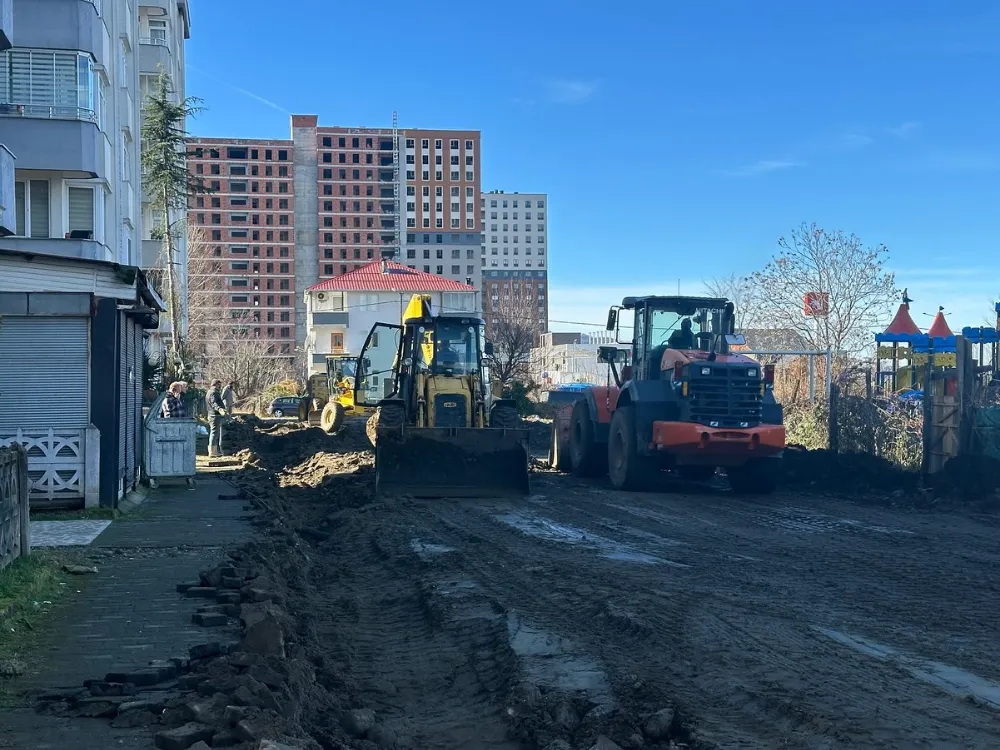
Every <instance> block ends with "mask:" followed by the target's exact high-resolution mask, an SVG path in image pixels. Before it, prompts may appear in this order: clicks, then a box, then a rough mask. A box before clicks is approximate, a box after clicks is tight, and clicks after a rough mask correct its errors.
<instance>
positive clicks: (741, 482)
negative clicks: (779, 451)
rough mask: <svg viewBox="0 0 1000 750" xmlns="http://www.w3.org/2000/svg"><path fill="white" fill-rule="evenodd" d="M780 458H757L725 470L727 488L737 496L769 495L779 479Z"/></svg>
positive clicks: (776, 486) (775, 487)
mask: <svg viewBox="0 0 1000 750" xmlns="http://www.w3.org/2000/svg"><path fill="white" fill-rule="evenodd" d="M781 468H782V463H781V459H780V458H758V459H755V460H752V461H747V462H746V463H745V464H743V466H734V467H733V468H731V469H727V470H726V473H727V474H728V475H729V486H730V487H732V488H733V492H735V493H736V494H738V495H770V494H771V493H772V492H774V491H775V490H776V489H777V488H778V483H779V480H780V478H781Z"/></svg>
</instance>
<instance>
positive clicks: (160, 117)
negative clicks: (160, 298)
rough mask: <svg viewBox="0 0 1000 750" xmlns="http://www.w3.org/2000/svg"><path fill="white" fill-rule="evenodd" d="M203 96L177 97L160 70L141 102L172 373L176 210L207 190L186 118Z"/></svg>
mask: <svg viewBox="0 0 1000 750" xmlns="http://www.w3.org/2000/svg"><path fill="white" fill-rule="evenodd" d="M198 104H199V100H197V99H195V98H194V97H188V98H187V99H184V100H183V101H180V102H177V101H174V89H173V85H172V83H171V81H170V76H168V75H167V74H166V73H165V72H163V71H161V72H160V75H159V76H158V77H157V79H156V85H155V87H154V89H153V91H151V92H150V93H149V95H148V96H147V97H146V100H145V101H144V102H143V122H142V186H143V190H144V192H145V194H146V196H147V197H148V199H149V202H150V204H151V205H152V207H153V209H154V210H155V211H159V213H160V215H161V216H162V217H163V223H162V224H161V225H160V226H159V227H154V228H153V232H152V236H153V237H154V238H155V239H159V240H161V241H162V243H163V246H162V252H161V259H162V265H163V279H164V282H165V286H166V289H165V297H166V303H167V315H168V316H169V321H170V349H169V356H168V359H167V362H166V369H167V371H168V372H169V373H170V374H171V376H172V377H173V376H178V375H180V374H181V373H182V372H184V371H185V370H186V369H187V368H186V363H184V362H183V356H184V348H183V345H182V344H183V342H182V341H181V289H180V288H179V279H178V272H177V271H178V266H179V263H178V261H177V244H176V236H175V233H176V232H186V231H187V227H186V226H180V227H178V226H176V225H177V224H178V223H182V224H183V223H184V222H180V221H179V217H178V216H177V212H178V211H181V210H182V209H184V208H186V207H187V205H188V200H189V198H190V197H191V196H193V195H197V194H201V193H207V192H209V191H208V188H207V187H206V186H205V184H204V182H203V181H202V179H201V178H200V177H198V176H196V175H192V174H190V173H189V172H188V168H187V159H186V157H187V137H188V133H187V131H186V129H185V123H186V120H187V118H188V117H191V116H193V115H196V114H197V113H198V112H200V111H201V107H200V106H198Z"/></svg>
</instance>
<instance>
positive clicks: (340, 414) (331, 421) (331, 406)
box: [319, 401, 347, 435]
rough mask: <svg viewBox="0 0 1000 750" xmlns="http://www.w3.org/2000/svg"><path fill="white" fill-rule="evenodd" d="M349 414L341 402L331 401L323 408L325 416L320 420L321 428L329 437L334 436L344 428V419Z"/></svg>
mask: <svg viewBox="0 0 1000 750" xmlns="http://www.w3.org/2000/svg"><path fill="white" fill-rule="evenodd" d="M346 415H347V412H346V411H345V409H344V405H343V404H341V403H340V402H339V401H331V402H330V403H328V404H327V405H326V406H324V407H323V414H322V415H320V418H319V426H320V427H321V428H322V430H323V432H325V433H326V434H327V435H332V434H334V433H335V432H337V431H338V430H339V429H340V428H341V427H343V426H344V417H345V416H346Z"/></svg>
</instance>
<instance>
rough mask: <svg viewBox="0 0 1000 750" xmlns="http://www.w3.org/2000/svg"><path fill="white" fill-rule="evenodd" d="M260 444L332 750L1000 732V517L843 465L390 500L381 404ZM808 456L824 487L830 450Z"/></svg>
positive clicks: (915, 738)
mask: <svg viewBox="0 0 1000 750" xmlns="http://www.w3.org/2000/svg"><path fill="white" fill-rule="evenodd" d="M538 432H539V434H541V432H542V430H541V429H538ZM279 433H280V434H279ZM245 437H246V440H247V442H246V444H247V445H248V446H249V449H248V450H247V452H246V454H245V455H244V458H245V459H246V460H247V464H246V467H245V468H244V469H243V470H242V471H241V472H240V474H239V478H238V484H239V485H240V486H241V487H243V488H244V489H245V491H246V492H247V493H248V494H249V495H251V496H253V497H254V498H255V499H256V504H257V505H258V507H260V508H261V509H263V512H262V513H261V514H259V517H260V523H261V525H262V527H263V528H264V529H265V530H266V532H267V533H265V534H262V536H261V539H262V541H261V542H259V543H258V544H257V545H256V547H255V549H254V550H253V551H252V554H253V556H254V559H255V560H258V561H259V564H260V565H261V566H262V568H263V569H264V570H265V575H267V576H268V577H269V578H270V579H271V580H273V581H274V582H275V585H276V586H278V587H279V588H280V590H281V595H282V597H283V598H284V602H283V605H284V608H285V610H286V611H287V613H288V615H289V617H290V618H291V620H292V621H293V622H294V633H293V635H292V636H291V639H292V640H293V641H294V644H293V645H294V647H295V648H298V649H301V651H302V652H303V653H304V654H306V655H307V657H308V659H309V661H310V662H311V664H312V665H313V666H314V667H315V669H316V683H315V685H313V686H312V687H311V688H310V689H309V690H308V691H306V692H305V696H306V697H305V698H304V699H303V705H302V707H301V712H300V713H301V717H302V718H301V721H300V723H301V726H302V728H303V729H304V730H305V731H306V732H307V733H308V734H309V735H310V736H312V737H313V738H314V739H315V740H316V741H317V742H318V743H319V744H320V745H321V746H322V747H324V748H341V747H352V748H354V747H356V748H377V747H396V748H413V749H414V750H416V749H420V750H434V749H436V748H441V749H442V750H443V749H445V748H500V749H506V748H509V749H510V750H515V749H525V750H533V749H534V748H551V749H552V750H559V749H560V748H563V749H565V748H571V749H574V750H575V749H576V748H582V749H585V750H586V749H590V748H593V747H597V748H606V749H607V750H613V748H614V747H615V746H616V745H617V746H618V747H621V748H668V747H684V746H686V747H692V748H731V747H742V748H775V747H794V748H799V747H801V748H840V747H845V748H846V747H955V748H990V747H996V746H997V743H998V730H997V726H998V725H997V720H998V718H1000V666H998V665H1000V642H998V641H997V639H996V637H995V636H996V633H995V630H996V622H997V619H998V616H1000V604H998V601H1000V599H998V595H1000V552H998V548H997V543H996V538H997V534H998V532H1000V519H998V518H997V517H996V516H994V515H972V514H971V513H970V512H969V511H968V509H967V508H965V507H964V506H963V507H956V508H953V509H952V510H950V512H947V513H946V512H941V511H940V510H937V509H934V508H931V509H928V508H919V509H918V508H916V507H915V506H916V505H917V504H916V503H908V502H906V498H903V500H904V502H902V503H901V506H902V507H892V505H891V504H886V503H882V502H870V501H869V498H867V497H865V496H863V495H860V496H859V495H851V496H842V495H840V494H837V493H838V488H841V487H846V486H847V485H848V484H849V483H847V482H846V480H844V479H843V478H842V477H838V478H837V483H836V484H834V483H833V478H832V477H833V475H832V474H827V475H824V476H826V477H828V478H829V481H828V480H826V479H823V478H822V477H821V478H820V482H821V486H819V487H812V488H811V489H810V491H809V492H806V491H804V490H803V489H801V487H803V486H804V485H805V483H806V481H805V480H796V481H798V482H799V483H798V484H795V485H792V486H793V487H799V488H800V489H785V490H783V491H782V492H780V493H778V494H776V495H774V496H772V497H767V498H754V499H747V498H741V497H736V496H733V495H732V493H730V492H729V491H728V490H726V489H725V488H723V487H721V486H718V487H716V486H713V487H706V488H697V487H691V486H690V485H677V486H675V487H666V488H665V491H664V492H659V493H621V492H615V491H613V490H611V489H610V488H609V487H608V486H607V484H606V483H605V482H604V481H600V480H594V481H590V480H587V481H584V480H577V479H574V478H571V477H567V476H563V475H559V474H556V473H554V472H542V471H536V472H535V473H534V476H533V489H532V492H533V494H531V495H530V496H528V497H525V498H521V499H515V500H509V499H504V500H500V499H495V500H491V499H476V500H449V499H440V500H426V501H419V500H415V499H412V498H376V497H374V493H373V486H374V471H373V458H372V454H371V452H370V450H368V448H367V441H366V439H365V437H364V424H363V422H357V423H349V424H348V426H347V428H346V429H345V430H344V431H343V432H342V433H341V434H339V435H336V436H326V435H324V434H323V433H322V432H320V431H318V430H310V429H281V430H277V429H276V430H272V431H271V432H270V433H267V432H262V431H260V430H259V429H255V428H254V426H252V425H248V426H247V433H246V435H245ZM797 458H798V459H800V461H799V463H798V465H797V466H795V467H793V472H792V477H793V478H794V476H795V472H796V471H797V472H799V474H800V476H805V477H808V481H810V482H811V481H813V479H814V477H813V476H810V474H811V473H814V472H810V470H809V468H808V465H806V464H804V463H803V462H805V461H810V460H811V461H815V462H817V465H821V464H820V462H823V461H828V460H829V458H828V457H826V458H824V457H822V456H821V457H797ZM793 460H795V459H793ZM876 473H877V472H876ZM812 489H818V490H820V491H822V492H824V493H825V494H823V495H819V494H817V493H815V492H813V491H812ZM883 489H884V490H888V489H893V490H894V491H897V492H899V491H902V492H903V493H904V494H905V495H906V496H907V497H908V496H909V493H911V492H915V491H916V490H915V489H914V487H913V486H911V485H900V484H899V483H896V484H892V483H886V485H885V487H884V488H882V487H881V486H879V487H878V492H879V493H882V494H884V492H883ZM369 711H370V712H371V713H369ZM359 717H360V718H363V719H364V721H362V722H361V726H359V725H358V719H359ZM369 718H370V719H371V720H372V721H371V722H370V723H369V722H368V721H367V720H368V719H369ZM369 725H370V726H371V727H372V728H371V729H366V727H368V726H369ZM611 742H613V743H615V744H609V743H611Z"/></svg>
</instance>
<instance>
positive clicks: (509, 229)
mask: <svg viewBox="0 0 1000 750" xmlns="http://www.w3.org/2000/svg"><path fill="white" fill-rule="evenodd" d="M547 203H548V195H547V194H545V193H505V192H504V191H502V190H491V191H490V192H488V193H483V194H482V196H481V197H480V200H479V205H480V218H481V219H482V224H483V236H482V243H481V245H482V247H481V250H482V255H481V261H482V267H483V270H484V271H486V270H489V269H505V268H507V269H511V270H513V269H529V270H537V269H547V268H548V262H547V261H548V248H549V241H548V238H549V236H548V229H547V227H548V222H547V220H546V215H547V212H548V207H547Z"/></svg>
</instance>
